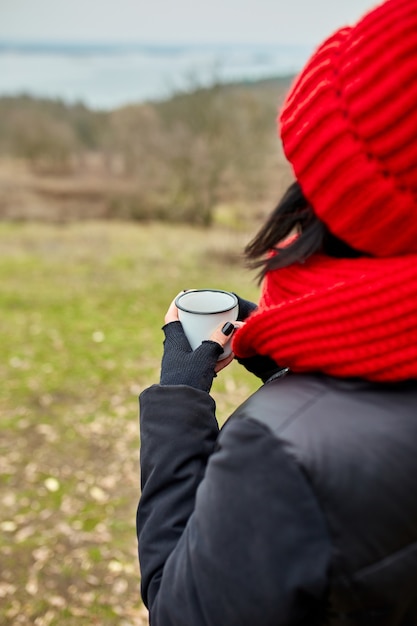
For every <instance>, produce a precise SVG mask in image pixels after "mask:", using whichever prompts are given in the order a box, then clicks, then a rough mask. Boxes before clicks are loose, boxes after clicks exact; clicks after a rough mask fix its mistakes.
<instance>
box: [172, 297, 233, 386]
mask: <svg viewBox="0 0 417 626" xmlns="http://www.w3.org/2000/svg"><path fill="white" fill-rule="evenodd" d="M240 326H242V323H241V322H233V323H232V322H227V323H226V324H220V325H219V326H218V327H217V328H216V330H215V331H214V332H213V333H212V334H211V336H210V338H209V339H208V340H206V341H203V342H202V344H201V345H200V346H199V347H198V348H196V350H194V351H193V350H192V349H191V346H190V344H189V342H188V339H187V337H186V336H185V333H184V330H183V327H182V324H181V322H180V321H179V319H178V309H177V307H176V305H175V298H174V300H173V301H172V302H171V304H170V306H169V308H168V311H167V313H166V315H165V326H164V327H163V331H164V333H165V341H164V354H163V357H162V367H161V385H189V386H190V387H195V388H196V389H201V390H202V391H207V392H209V391H210V389H211V385H212V383H213V378H214V377H215V375H216V373H217V372H219V371H220V370H222V369H223V368H225V367H226V366H227V365H229V363H231V362H232V361H233V358H234V354H233V353H232V354H230V355H229V356H228V357H226V358H225V359H223V360H221V361H218V357H219V356H220V355H221V354H222V352H223V348H224V347H225V346H226V344H227V343H228V342H229V341H230V340H231V338H232V335H233V332H234V330H235V329H236V328H238V327H240Z"/></svg>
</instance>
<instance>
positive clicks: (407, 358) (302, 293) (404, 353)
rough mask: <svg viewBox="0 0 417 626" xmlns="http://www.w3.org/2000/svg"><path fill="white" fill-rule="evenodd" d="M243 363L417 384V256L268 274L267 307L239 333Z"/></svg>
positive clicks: (321, 263) (325, 260)
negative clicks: (260, 358) (253, 359)
mask: <svg viewBox="0 0 417 626" xmlns="http://www.w3.org/2000/svg"><path fill="white" fill-rule="evenodd" d="M233 349H234V352H235V353H236V355H237V356H238V357H247V356H252V355H254V354H264V355H268V356H270V357H272V358H273V359H274V360H275V361H276V362H277V363H279V365H282V366H287V367H289V368H290V369H291V370H293V371H294V372H309V371H320V372H324V373H326V374H330V375H332V376H339V377H344V378H345V377H351V376H359V377H361V378H366V379H369V380H374V381H399V380H406V379H410V378H417V255H408V256H403V257H395V258H379V259H377V258H359V259H334V258H329V257H326V256H324V255H319V254H317V255H314V256H313V257H311V258H310V259H309V260H308V261H307V262H306V263H304V264H294V265H291V266H290V267H286V268H283V269H279V270H274V271H271V272H268V274H267V276H266V278H265V281H264V284H263V289H262V295H261V299H260V303H259V309H258V310H257V311H256V312H255V313H254V314H253V315H252V316H251V317H250V318H249V319H248V321H247V323H246V324H245V326H244V327H243V328H242V329H240V330H238V331H237V332H236V335H235V337H234V340H233Z"/></svg>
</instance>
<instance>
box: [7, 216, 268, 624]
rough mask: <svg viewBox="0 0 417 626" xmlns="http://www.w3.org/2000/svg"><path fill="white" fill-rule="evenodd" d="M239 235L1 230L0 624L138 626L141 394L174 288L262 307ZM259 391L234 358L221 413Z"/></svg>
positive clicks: (153, 367)
mask: <svg viewBox="0 0 417 626" xmlns="http://www.w3.org/2000/svg"><path fill="white" fill-rule="evenodd" d="M246 240H247V237H246V236H245V235H244V234H243V233H237V232H235V231H231V230H230V229H226V228H216V229H212V230H198V229H192V228H188V227H185V226H172V225H161V224H149V225H132V224H126V223H117V222H106V223H104V222H102V223H101V222H95V223H78V224H70V225H66V226H57V225H43V224H30V223H22V224H7V223H3V224H0V281H1V290H0V306H1V317H2V320H1V324H0V345H1V352H2V358H1V359H0V374H1V378H2V381H3V385H2V387H3V388H2V394H1V396H0V411H1V420H2V422H1V423H2V433H1V439H0V475H1V478H0V480H1V492H0V503H1V508H0V561H1V570H0V623H1V624H5V625H6V624H7V625H8V624H10V625H12V624H13V625H14V624H27V625H29V624H30V625H35V626H48V625H52V626H55V625H58V624H59V625H61V624H65V625H66V626H72V625H74V626H75V625H77V626H79V625H80V624H81V625H84V624H85V625H86V626H87V625H90V624H100V625H113V624H114V625H117V626H129V625H144V624H147V617H146V611H145V610H144V608H143V607H142V606H141V602H140V596H139V571H138V564H137V557H136V536H135V527H134V520H135V509H136V505H137V500H138V497H139V463H138V450H139V438H138V411H137V396H138V394H139V393H140V391H141V390H142V389H144V388H145V387H147V386H148V385H150V384H152V383H153V382H157V381H158V377H159V366H160V358H161V352H162V332H161V326H162V324H163V317H164V314H165V311H166V309H167V307H168V305H169V303H170V301H171V300H172V298H173V297H174V296H175V295H176V294H177V293H178V292H179V291H180V290H182V289H188V288H193V287H218V288H222V289H227V290H233V291H237V292H238V293H240V294H241V295H242V296H243V297H246V298H251V299H256V298H257V292H258V290H257V287H256V285H255V283H254V281H253V276H252V275H250V274H249V273H248V272H247V271H246V270H244V269H243V264H242V263H239V259H238V255H239V253H240V251H241V249H242V247H243V245H244V243H245V242H246ZM257 386H258V384H257V382H256V380H255V379H253V378H252V377H251V376H250V375H249V374H247V373H246V372H245V371H243V370H242V368H241V367H240V366H239V365H238V364H236V363H233V364H232V365H231V366H229V367H228V368H227V369H226V370H224V371H223V372H222V373H221V374H220V375H219V377H218V378H217V379H216V380H215V383H214V386H213V395H214V397H215V399H216V402H217V406H218V418H219V421H220V422H223V421H224V419H226V418H227V415H228V414H229V412H230V411H231V410H232V409H233V408H234V407H235V406H236V405H237V404H238V403H239V402H241V401H242V400H243V399H244V398H245V397H246V396H247V395H248V394H249V393H251V391H253V390H254V389H256V387H257Z"/></svg>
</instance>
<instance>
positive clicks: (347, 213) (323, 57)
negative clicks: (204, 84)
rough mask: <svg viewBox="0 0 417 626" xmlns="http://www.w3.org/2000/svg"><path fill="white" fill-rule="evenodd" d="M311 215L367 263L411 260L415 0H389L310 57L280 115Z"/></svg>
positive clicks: (415, 240) (415, 229) (414, 230)
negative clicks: (383, 258)
mask: <svg viewBox="0 0 417 626" xmlns="http://www.w3.org/2000/svg"><path fill="white" fill-rule="evenodd" d="M280 132H281V138H282V142H283V147H284V151H285V154H286V156H287V158H288V160H289V161H290V163H291V164H292V167H293V170H294V173H295V176H296V178H297V180H298V182H299V184H300V186H301V188H302V190H303V193H304V194H305V196H306V198H307V199H308V201H309V202H310V203H311V205H312V207H313V209H314V211H315V213H316V214H317V216H318V217H319V218H320V219H321V220H322V221H323V222H324V223H325V224H326V225H327V226H328V228H329V229H330V230H331V231H332V232H333V234H335V235H336V236H338V237H340V238H341V239H343V240H344V241H345V242H347V243H348V244H350V245H351V246H353V247H354V248H356V249H358V250H361V251H363V252H368V253H370V254H372V255H375V256H395V255H403V254H408V253H416V252H417V0H387V1H386V2H384V3H383V4H381V5H380V6H378V7H376V8H375V9H374V10H372V11H370V12H369V13H367V14H366V15H365V16H364V17H363V18H362V19H361V20H360V21H359V22H358V23H357V24H356V25H355V26H353V27H351V28H343V29H341V30H339V31H337V32H336V33H335V34H334V35H333V36H331V37H330V38H329V39H327V40H326V41H325V42H324V43H323V44H322V45H321V46H320V47H319V48H318V49H317V50H316V52H315V53H314V54H313V56H312V57H311V58H310V60H309V61H308V63H307V65H306V66H305V68H304V70H303V71H302V72H301V74H300V75H299V76H298V78H297V79H296V81H295V83H294V84H293V86H292V89H291V90H290V93H289V95H288V97H287V99H286V102H285V103H284V106H283V108H282V111H281V114H280Z"/></svg>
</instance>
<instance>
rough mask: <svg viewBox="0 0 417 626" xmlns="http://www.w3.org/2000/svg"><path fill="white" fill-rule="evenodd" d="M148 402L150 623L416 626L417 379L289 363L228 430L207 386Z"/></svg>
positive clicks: (141, 529) (144, 542)
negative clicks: (396, 380)
mask: <svg viewBox="0 0 417 626" xmlns="http://www.w3.org/2000/svg"><path fill="white" fill-rule="evenodd" d="M140 403H141V470H142V497H141V500H140V503H139V507H138V518H137V529H138V540H139V558H140V564H141V572H142V595H143V598H144V601H145V604H146V605H147V606H148V608H149V610H150V622H151V625H152V626H200V625H201V626H290V625H300V626H301V625H305V626H314V625H320V626H322V625H329V626H330V625H331V626H336V625H337V626H351V625H354V624H355V625H356V624H358V625H363V626H373V625H375V626H416V625H417V492H416V488H415V484H416V477H417V383H414V382H413V383H407V384H397V385H391V386H389V385H385V386H382V385H376V384H371V383H368V382H364V381H357V380H338V379H333V378H329V377H325V376H319V375H318V376H313V375H308V376H307V375H306V376H304V375H303V376H302V375H289V376H287V377H285V378H282V379H278V380H275V381H273V382H270V383H268V384H266V385H264V386H263V387H262V388H261V389H260V390H259V391H258V392H256V393H255V394H254V395H253V396H251V397H250V398H249V399H248V400H247V401H246V402H245V403H244V404H243V405H242V406H241V407H239V408H238V409H237V411H236V412H235V413H234V414H233V415H232V416H231V417H230V418H229V420H228V421H227V422H226V424H225V426H224V427H223V429H222V430H221V432H220V433H219V431H218V426H217V423H216V419H215V405H214V401H213V400H212V398H211V397H210V396H209V395H208V394H207V393H205V392H202V391H198V390H196V389H193V388H191V387H186V386H166V387H164V386H159V385H155V386H153V387H150V388H149V389H147V390H146V391H144V392H143V393H142V394H141V398H140Z"/></svg>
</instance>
